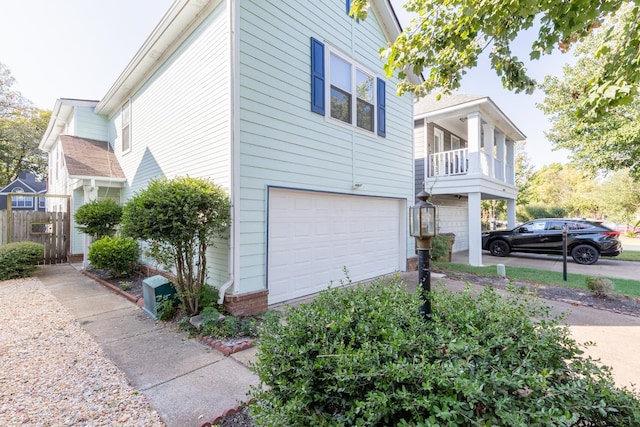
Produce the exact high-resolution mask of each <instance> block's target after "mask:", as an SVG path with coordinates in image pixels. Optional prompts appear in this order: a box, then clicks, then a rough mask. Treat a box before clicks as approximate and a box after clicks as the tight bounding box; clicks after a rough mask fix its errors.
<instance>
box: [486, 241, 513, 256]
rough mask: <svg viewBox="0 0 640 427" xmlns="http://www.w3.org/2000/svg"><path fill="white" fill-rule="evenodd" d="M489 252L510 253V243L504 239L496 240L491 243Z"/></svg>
mask: <svg viewBox="0 0 640 427" xmlns="http://www.w3.org/2000/svg"><path fill="white" fill-rule="evenodd" d="M489 252H491V255H493V256H507V255H509V244H508V243H507V242H505V241H504V240H494V241H493V242H491V243H490V244H489Z"/></svg>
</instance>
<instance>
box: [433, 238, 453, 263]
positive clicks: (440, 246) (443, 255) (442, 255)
mask: <svg viewBox="0 0 640 427" xmlns="http://www.w3.org/2000/svg"><path fill="white" fill-rule="evenodd" d="M454 239H455V234H453V233H446V234H437V235H436V236H435V237H433V238H432V239H431V259H433V260H446V261H448V260H449V250H450V249H451V245H453V240H454Z"/></svg>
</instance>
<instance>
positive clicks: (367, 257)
mask: <svg viewBox="0 0 640 427" xmlns="http://www.w3.org/2000/svg"><path fill="white" fill-rule="evenodd" d="M349 3H350V1H346V2H345V1H335V0H324V1H323V0H320V1H315V2H297V3H296V4H295V5H290V4H287V3H286V2H282V1H279V0H278V1H275V0H273V1H270V0H260V1H250V0H226V1H203V0H178V1H176V2H175V3H174V4H173V5H172V6H171V8H170V10H169V11H168V12H167V14H166V15H165V16H164V18H163V19H162V20H161V22H160V24H159V25H158V26H157V27H156V29H155V30H154V31H153V33H152V34H151V36H150V37H149V38H148V40H147V41H146V42H145V43H144V45H143V46H142V48H141V49H140V50H139V51H138V53H137V54H136V56H135V57H134V58H133V60H132V61H131V62H130V63H129V65H128V66H127V68H126V69H125V70H124V71H123V73H122V74H121V75H120V77H119V78H118V80H117V81H116V82H115V83H114V84H113V86H112V87H111V89H110V90H109V91H108V93H107V94H106V95H105V96H104V98H102V99H101V100H100V101H99V102H92V101H74V100H64V99H61V100H58V102H57V103H56V108H55V109H54V111H53V114H52V118H51V122H50V124H49V128H48V129H47V132H46V133H45V135H44V137H43V139H42V141H41V144H40V147H41V149H43V150H45V151H47V152H49V158H50V177H51V180H52V182H51V186H52V187H53V186H56V189H55V191H56V192H63V193H64V194H71V195H72V196H73V201H72V206H73V210H74V211H75V209H77V207H78V206H79V205H80V204H82V203H84V202H86V201H88V200H93V199H95V198H100V197H117V198H118V199H119V200H120V201H121V202H126V200H127V199H129V198H130V197H132V195H133V194H134V193H135V192H137V191H139V190H142V189H144V188H145V187H146V186H147V185H148V183H149V181H150V180H151V179H155V178H160V177H162V176H164V177H167V178H173V177H176V176H185V175H189V176H191V177H204V178H209V179H212V180H213V181H214V182H215V183H216V184H218V185H220V186H222V187H223V188H225V189H226V190H227V191H228V193H229V195H230V197H231V201H232V206H233V207H232V218H233V223H232V229H231V230H230V235H229V238H228V240H225V241H220V242H216V247H214V248H211V249H210V252H209V257H208V258H209V262H208V265H209V266H210V271H209V283H210V284H213V285H215V286H218V287H220V288H221V290H222V292H223V293H224V292H226V293H227V301H228V303H229V304H231V305H232V306H233V307H234V310H237V311H238V312H240V311H242V310H245V312H246V311H251V310H253V309H255V308H256V307H264V306H266V304H267V302H268V303H269V304H274V303H279V302H283V301H289V300H292V299H295V298H299V297H304V296H307V295H310V294H313V293H316V292H318V291H320V290H322V289H325V288H326V287H327V286H329V285H330V284H331V283H334V284H336V283H339V281H341V280H343V279H346V277H345V273H344V272H343V269H344V268H346V269H347V270H348V276H349V278H350V279H351V280H352V281H359V280H364V279H368V278H372V277H375V276H378V275H381V274H385V273H390V272H394V271H402V270H406V268H407V267H406V266H407V258H408V257H409V256H410V257H413V256H414V253H413V240H412V239H408V232H407V216H408V215H407V212H408V206H409V205H410V204H413V200H414V192H413V191H414V189H413V165H414V158H413V137H412V124H411V117H412V110H413V100H412V97H411V96H410V95H408V94H407V95H404V96H402V97H398V96H397V95H396V84H397V79H396V78H386V76H385V73H384V70H383V67H382V62H381V60H380V57H379V54H378V51H379V49H380V47H381V46H385V45H386V44H387V43H388V42H390V41H392V40H394V39H395V37H396V36H397V35H398V34H399V33H400V26H399V24H398V21H397V19H396V17H395V15H394V12H393V10H392V7H391V4H390V2H389V1H388V0H372V1H371V2H370V6H371V7H370V10H369V17H368V18H367V19H366V20H365V21H355V20H353V19H352V18H351V17H349V16H348V14H347V10H348V8H349ZM413 79H414V81H415V82H419V80H418V79H417V78H415V77H413ZM86 138H90V139H92V140H95V141H88V142H87V140H86ZM78 144H82V145H83V147H85V148H88V149H89V150H91V151H92V152H94V151H93V150H98V149H100V150H101V153H103V154H104V157H103V160H104V161H105V162H107V163H108V164H109V165H110V166H109V169H108V170H104V169H100V170H98V169H96V170H95V173H93V172H87V173H86V174H84V175H83V174H76V175H74V174H73V173H72V172H71V170H70V163H71V159H72V157H74V155H72V154H71V151H70V150H72V149H73V148H72V147H75V146H76V145H78ZM98 146H99V147H98ZM107 159H111V160H107ZM76 160H77V158H76ZM112 160H113V161H112ZM117 165H119V167H117ZM56 173H58V174H59V175H56ZM56 177H57V178H56ZM54 179H55V180H58V183H56V184H54V182H53V180H54ZM114 192H115V193H114ZM114 194H115V196H114ZM74 240H81V239H80V238H79V236H74ZM86 243H87V242H86V241H85V242H81V243H78V242H76V241H73V242H72V245H73V247H74V248H76V252H79V249H77V248H78V247H79V246H78V244H79V245H83V244H84V245H85V247H84V248H83V252H84V251H86ZM267 295H268V296H267Z"/></svg>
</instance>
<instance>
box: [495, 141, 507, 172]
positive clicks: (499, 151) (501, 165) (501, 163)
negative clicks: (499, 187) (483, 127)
mask: <svg viewBox="0 0 640 427" xmlns="http://www.w3.org/2000/svg"><path fill="white" fill-rule="evenodd" d="M504 141H505V136H504V134H503V133H497V134H496V158H497V159H498V167H497V168H496V179H499V180H501V181H506V179H507V176H506V175H505V169H506V166H507V163H506V162H507V160H506V158H505V154H506V153H505V142H504Z"/></svg>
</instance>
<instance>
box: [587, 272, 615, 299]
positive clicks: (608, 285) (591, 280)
mask: <svg viewBox="0 0 640 427" xmlns="http://www.w3.org/2000/svg"><path fill="white" fill-rule="evenodd" d="M585 282H586V285H587V289H589V290H590V291H592V292H593V293H594V294H595V295H596V296H597V297H598V298H606V297H608V296H609V295H611V293H612V292H613V289H614V287H615V285H614V283H613V282H612V281H611V280H609V279H607V278H606V277H587V278H586V279H585Z"/></svg>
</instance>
